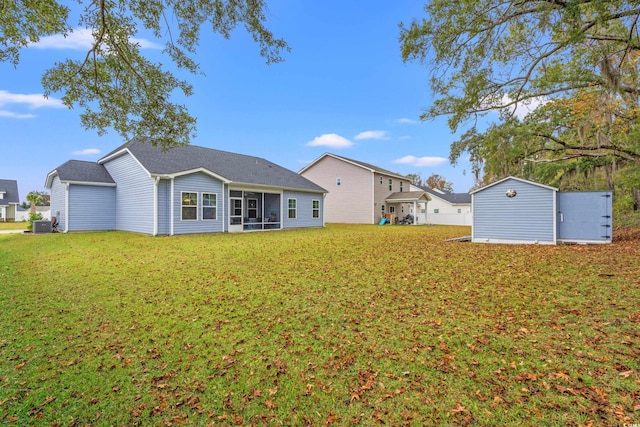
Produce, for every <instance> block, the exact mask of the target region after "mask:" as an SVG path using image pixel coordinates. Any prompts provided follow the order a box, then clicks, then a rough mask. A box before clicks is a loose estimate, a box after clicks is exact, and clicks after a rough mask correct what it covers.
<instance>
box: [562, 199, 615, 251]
mask: <svg viewBox="0 0 640 427" xmlns="http://www.w3.org/2000/svg"><path fill="white" fill-rule="evenodd" d="M557 194H558V198H557V203H558V204H557V208H558V209H557V210H558V214H557V215H558V216H557V218H556V219H557V224H558V230H557V232H558V240H564V241H567V242H595V243H597V242H610V241H611V233H612V227H611V226H612V223H611V194H612V193H611V192H610V191H578V192H566V193H565V192H559V193H557Z"/></svg>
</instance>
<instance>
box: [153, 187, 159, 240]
mask: <svg viewBox="0 0 640 427" xmlns="http://www.w3.org/2000/svg"><path fill="white" fill-rule="evenodd" d="M158 184H160V177H159V176H156V179H155V181H154V186H153V235H154V236H157V235H158Z"/></svg>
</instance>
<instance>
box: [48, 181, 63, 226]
mask: <svg viewBox="0 0 640 427" xmlns="http://www.w3.org/2000/svg"><path fill="white" fill-rule="evenodd" d="M66 193H67V186H66V185H65V184H63V183H62V182H60V178H58V177H57V176H55V177H54V178H53V181H52V184H51V199H50V203H51V216H57V218H58V230H60V231H67V230H65V226H66V220H67V210H66V205H65V196H66ZM58 212H60V213H59V214H58Z"/></svg>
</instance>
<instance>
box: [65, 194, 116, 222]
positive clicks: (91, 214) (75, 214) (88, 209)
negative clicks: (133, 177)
mask: <svg viewBox="0 0 640 427" xmlns="http://www.w3.org/2000/svg"><path fill="white" fill-rule="evenodd" d="M115 190H116V189H115V188H114V187H102V186H94V185H75V184H72V185H70V186H69V231H95V230H115V228H116V214H115V211H116V209H115V205H116V191H115Z"/></svg>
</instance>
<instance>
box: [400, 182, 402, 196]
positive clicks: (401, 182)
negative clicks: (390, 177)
mask: <svg viewBox="0 0 640 427" xmlns="http://www.w3.org/2000/svg"><path fill="white" fill-rule="evenodd" d="M400 192H401V193H402V181H400Z"/></svg>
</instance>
